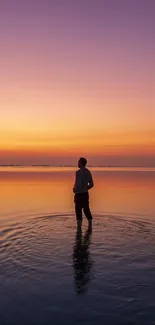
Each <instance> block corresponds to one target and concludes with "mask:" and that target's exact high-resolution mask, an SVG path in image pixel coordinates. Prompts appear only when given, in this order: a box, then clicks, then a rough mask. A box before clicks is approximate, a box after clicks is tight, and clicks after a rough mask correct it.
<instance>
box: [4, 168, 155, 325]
mask: <svg viewBox="0 0 155 325" xmlns="http://www.w3.org/2000/svg"><path fill="white" fill-rule="evenodd" d="M90 169H91V171H92V174H93V178H94V183H95V187H94V188H93V189H92V190H91V192H90V206H91V210H92V214H93V227H92V231H90V230H89V229H88V227H87V220H86V219H85V218H83V225H82V232H77V229H76V220H75V214H74V196H73V192H72V188H73V184H74V176H75V170H76V168H72V167H0V256H1V263H0V325H12V324H17V325H18V324H22V325H28V324H30V325H31V324H32V325H34V324H36V325H37V324H38V325H43V324H54V325H59V324H66V325H67V324H75V325H76V324H91V325H92V324H109V325H113V324H114V325H115V324H116V325H122V324H123V325H126V324H127V325H128V324H129V325H130V324H136V325H143V324H145V325H149V324H155V295H154V292H155V278H154V274H155V253H154V252H155V249H154V247H155V168H112V167H111V168H90Z"/></svg>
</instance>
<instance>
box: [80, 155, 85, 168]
mask: <svg viewBox="0 0 155 325" xmlns="http://www.w3.org/2000/svg"><path fill="white" fill-rule="evenodd" d="M79 161H80V163H81V165H82V166H83V167H85V166H86V165H87V159H86V158H84V157H80V159H79Z"/></svg>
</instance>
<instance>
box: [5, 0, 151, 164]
mask: <svg viewBox="0 0 155 325" xmlns="http://www.w3.org/2000/svg"><path fill="white" fill-rule="evenodd" d="M154 31H155V1H154V0H141V1H139V0H74V1H73V0H26V1H23V0H1V1H0V164H75V163H76V161H77V159H78V157H79V156H86V157H87V158H88V161H89V164H91V165H114V166H155V89H154V88H155V40H154Z"/></svg>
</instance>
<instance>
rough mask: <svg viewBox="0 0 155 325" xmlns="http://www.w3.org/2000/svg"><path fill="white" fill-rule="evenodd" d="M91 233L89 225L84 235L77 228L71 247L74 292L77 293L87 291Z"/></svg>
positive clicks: (89, 271) (90, 267)
mask: <svg viewBox="0 0 155 325" xmlns="http://www.w3.org/2000/svg"><path fill="white" fill-rule="evenodd" d="M91 234H92V228H91V227H89V228H88V230H87V231H86V233H85V235H84V236H82V231H81V230H77V233H76V240H75V244H74V247H73V268H74V280H75V286H76V292H77V293H78V294H80V293H85V292H86V291H87V289H88V288H87V287H88V283H89V281H90V278H91V269H92V261H91V258H90V252H89V245H90V238H91Z"/></svg>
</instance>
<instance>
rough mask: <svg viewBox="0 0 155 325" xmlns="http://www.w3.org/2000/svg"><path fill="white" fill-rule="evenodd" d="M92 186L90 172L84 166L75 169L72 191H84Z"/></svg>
mask: <svg viewBox="0 0 155 325" xmlns="http://www.w3.org/2000/svg"><path fill="white" fill-rule="evenodd" d="M93 186H94V182H93V179H92V174H91V172H90V171H89V169H87V168H86V167H83V168H80V169H79V170H77V171H76V177H75V184H74V187H73V192H74V193H75V194H76V193H85V192H88V190H89V189H91V188H92V187H93Z"/></svg>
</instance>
